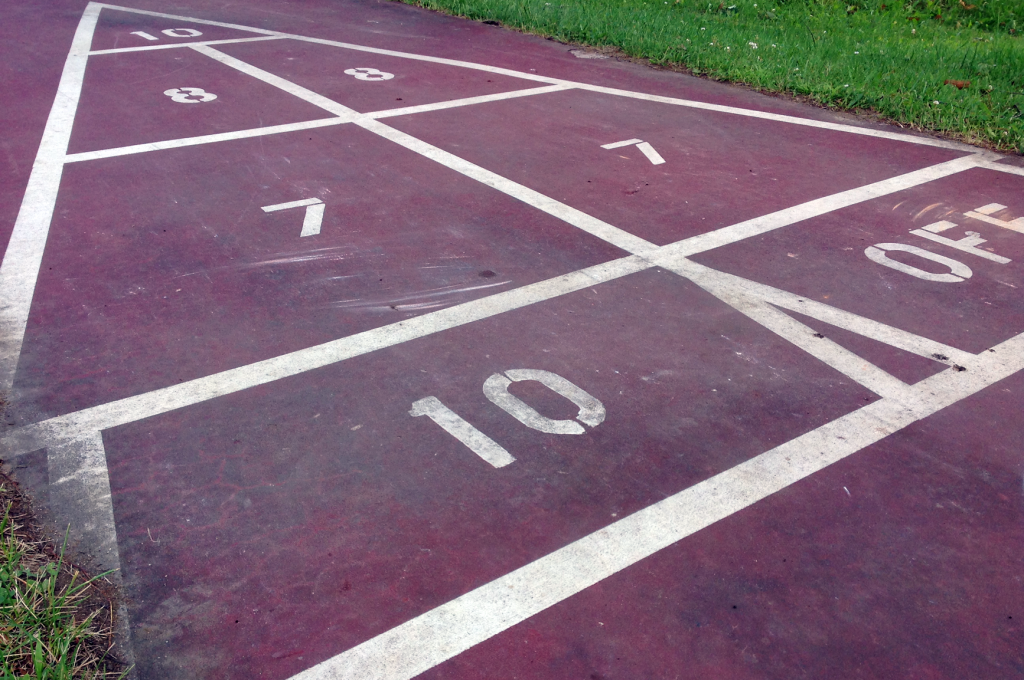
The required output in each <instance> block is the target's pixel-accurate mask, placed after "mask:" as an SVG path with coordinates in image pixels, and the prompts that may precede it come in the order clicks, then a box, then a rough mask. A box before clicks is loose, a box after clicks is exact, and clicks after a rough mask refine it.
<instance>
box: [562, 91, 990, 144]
mask: <svg viewBox="0 0 1024 680" xmlns="http://www.w3.org/2000/svg"><path fill="white" fill-rule="evenodd" d="M575 85H576V87H577V88H578V89H581V90H589V91H591V92H600V93H602V94H610V95H614V96H616V97H628V98H630V99H641V100H644V101H649V102H657V103H660V104H671V105H673V106H682V107H686V108H692V109H700V110H703V111H714V112H716V113H728V114H731V115H735V116H745V117H747V118H760V119H761V120H770V121H774V122H777V123H787V124H790V125H802V126H805V127H813V128H819V129H822V130H831V131H833V132H846V133H850V134H854V135H862V136H865V137H876V138H879V139H891V140H893V141H897V142H908V143H910V144H921V145H923V146H935V147H939V148H942V149H952V150H955V151H964V152H968V153H977V152H978V149H977V148H975V147H972V146H969V145H967V144H962V143H960V142H951V141H947V140H944V139H935V138H932V137H919V136H916V135H908V134H906V133H903V132H889V131H888V130H876V129H874V128H867V127H857V126H855V125H846V124H843V123H826V122H824V121H820V120H812V119H810V118H798V117H796V116H786V115H783V114H779V113H768V112H765V111H758V110H756V109H743V108H739V107H735V106H723V105H721V104H708V103H706V102H700V101H694V100H691V99H677V98H675V97H663V96H661V95H656V94H645V93H643V92H630V91H629V90H620V89H617V88H614V87H602V86H600V85H589V84H586V83H575Z"/></svg>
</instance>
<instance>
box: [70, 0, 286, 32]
mask: <svg viewBox="0 0 1024 680" xmlns="http://www.w3.org/2000/svg"><path fill="white" fill-rule="evenodd" d="M90 4H91V5H96V7H97V8H99V9H116V10H118V11H120V12H133V13H134V14H144V15H146V16H149V17H160V18H161V19H181V20H182V21H191V22H192V23H195V24H206V25H207V26H220V27H221V28H234V29H236V30H239V31H248V32H249V33H261V34H263V35H284V34H283V33H280V32H278V31H268V30H267V29H265V28H254V27H252V26H242V25H241V24H228V23H224V22H223V21H210V20H209V19H196V18H195V17H183V16H181V15H180V14H165V13H164V12H151V11H149V10H145V9H135V8H134V7H122V6H121V5H111V4H108V3H105V2H94V3H90Z"/></svg>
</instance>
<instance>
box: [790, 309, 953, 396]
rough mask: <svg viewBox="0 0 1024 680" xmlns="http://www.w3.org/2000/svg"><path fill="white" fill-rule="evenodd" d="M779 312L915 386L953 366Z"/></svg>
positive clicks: (822, 323) (794, 315) (818, 322)
mask: <svg viewBox="0 0 1024 680" xmlns="http://www.w3.org/2000/svg"><path fill="white" fill-rule="evenodd" d="M779 311H781V312H783V313H785V314H787V315H789V316H791V317H793V318H794V319H796V320H797V321H799V322H800V323H802V324H804V325H806V326H808V327H809V328H812V329H814V330H815V331H817V332H818V334H819V335H821V336H822V337H821V339H826V338H827V339H828V340H831V341H832V342H835V343H836V344H838V345H841V346H843V347H844V348H846V349H848V350H849V351H851V352H853V353H854V354H856V355H857V356H859V357H861V358H863V359H864V361H866V362H870V363H872V364H874V365H875V366H877V367H878V368H880V369H882V370H883V371H885V372H886V373H888V374H890V375H892V376H893V377H895V378H898V379H900V380H902V381H903V382H905V383H907V384H908V385H913V384H914V383H916V382H918V381H920V380H924V379H925V378H928V377H930V376H933V375H935V374H936V373H941V372H942V371H944V370H946V369H947V368H949V363H948V362H944V361H942V360H940V359H937V358H935V359H929V358H927V357H923V356H920V355H918V354H914V353H912V352H907V351H905V350H902V349H899V348H898V347H893V346H892V345H887V344H885V343H884V342H881V341H878V340H875V339H873V338H869V337H867V336H865V335H860V334H859V333H854V332H852V331H848V330H846V329H844V328H839V327H838V326H833V325H832V324H829V323H826V322H824V321H819V320H818V319H815V318H812V317H810V316H805V315H803V314H800V313H799V312H793V311H790V310H788V309H781V308H780V309H779Z"/></svg>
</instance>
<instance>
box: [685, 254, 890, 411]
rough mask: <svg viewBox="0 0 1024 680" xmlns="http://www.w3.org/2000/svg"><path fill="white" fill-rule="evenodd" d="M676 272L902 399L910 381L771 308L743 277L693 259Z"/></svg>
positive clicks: (835, 365)
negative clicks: (706, 265)
mask: <svg viewBox="0 0 1024 680" xmlns="http://www.w3.org/2000/svg"><path fill="white" fill-rule="evenodd" d="M671 271H673V272H675V273H676V274H679V275H680V276H683V277H686V278H688V279H690V280H691V281H693V282H694V283H696V284H697V285H698V286H700V287H701V288H703V289H704V290H706V291H707V292H709V293H711V294H712V295H714V296H715V297H717V298H718V299H719V300H721V301H722V302H725V303H726V304H727V305H729V306H731V307H732V308H733V309H735V310H737V311H738V312H740V313H742V314H744V315H745V316H747V317H749V318H751V319H753V320H754V321H756V322H757V323H759V324H761V325H762V326H764V327H765V328H767V329H768V330H770V331H772V332H773V333H775V334H777V335H780V336H782V337H783V338H785V339H786V340H788V341H789V342H791V343H793V344H794V345H796V346H797V347H799V348H800V349H802V350H804V351H805V352H807V353H808V354H810V355H811V356H813V357H815V358H816V359H818V360H819V361H821V362H822V363H825V364H827V365H828V366H831V367H832V368H834V369H835V370H837V371H839V372H840V373H842V374H843V375H845V376H846V377H848V378H850V379H851V380H853V381H854V382H857V383H859V384H861V385H863V386H864V387H866V388H868V389H869V390H871V391H872V392H874V393H875V394H878V395H880V396H882V397H890V398H901V397H902V396H903V395H904V393H905V392H906V389H907V384H906V383H904V382H903V381H902V380H899V379H898V378H896V377H894V376H892V375H890V374H889V373H887V372H886V371H884V370H882V369H881V368H879V367H878V366H875V365H874V364H872V363H870V362H868V361H865V360H864V358H863V357H860V356H858V355H856V354H854V353H853V352H851V351H850V350H848V349H846V348H845V347H843V346H842V345H839V344H837V343H835V342H833V341H832V340H829V339H828V338H825V337H820V336H816V335H815V332H814V330H813V329H812V328H810V327H808V326H806V325H804V324H802V323H800V322H799V321H797V320H796V319H794V318H793V317H791V316H789V315H788V314H786V313H784V312H780V311H779V310H778V309H776V308H775V307H772V306H771V305H769V304H768V303H767V302H765V301H764V300H763V299H762V298H760V297H759V296H757V295H756V294H752V293H751V292H750V289H749V288H746V289H745V287H744V286H743V285H742V284H740V283H739V281H743V279H739V277H732V276H728V275H724V276H723V275H722V273H721V272H718V271H715V270H713V269H710V268H708V267H703V266H700V265H697V264H696V263H693V262H690V261H688V260H687V261H683V262H677V263H675V265H674V267H673V268H672V270H671Z"/></svg>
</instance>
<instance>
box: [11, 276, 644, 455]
mask: <svg viewBox="0 0 1024 680" xmlns="http://www.w3.org/2000/svg"><path fill="white" fill-rule="evenodd" d="M650 267H651V265H650V264H649V263H648V262H645V261H644V260H642V259H641V258H639V257H636V256H629V257H624V258H621V259H618V260H612V261H611V262H606V263H604V264H599V265H595V266H593V267H587V268H586V269H581V270H579V271H576V272H572V273H571V274H565V275H563V276H556V277H554V278H551V279H547V280H546V281H540V282H538V283H534V284H530V285H528V286H523V287H521V288H516V289H514V290H510V291H506V292H504V293H496V294H494V295H490V296H488V297H485V298H480V299H478V300H473V301H470V302H466V303H463V304H461V305H456V306H454V307H449V308H447V309H442V310H439V311H436V312H431V313H429V314H424V315H423V316H418V317H415V318H413V319H407V320H405V321H399V322H397V323H393V324H389V325H387V326H382V327H380V328H375V329H373V330H369V331H364V332H362V333H357V334H355V335H350V336H348V337H346V338H341V339H339V340H333V341H331V342H327V343H324V344H322V345H316V346H314V347H309V348H306V349H303V350H299V351H297V352H291V353H289V354H283V355H281V356H278V357H274V358H273V359H266V360H264V361H259V362H256V363H253V364H248V365H246V366H241V367H239V368H234V369H231V370H228V371H223V372H221V373H215V374H213V375H209V376H206V377H205V378H198V379H196V380H191V381H189V382H185V383H180V384H178V385H173V386H171V387H165V388H162V389H159V390H154V391H152V392H147V393H145V394H141V395H138V396H134V397H128V398H126V399H121V400H119V401H114V402H110V403H108V404H103V405H100V406H94V407H92V408H87V409H84V410H82V411H78V412H76V413H71V414H68V415H63V416H57V417H55V418H51V419H49V420H44V421H42V422H39V423H36V424H34V425H28V426H25V427H22V428H19V429H17V430H13V431H11V432H9V433H8V434H7V435H6V436H5V437H4V438H3V439H2V440H0V450H3V451H4V458H5V459H10V458H14V457H16V456H19V455H22V454H25V453H29V452H31V451H35V450H37V449H41V448H45V447H46V446H49V445H50V444H52V443H54V442H62V441H67V440H69V439H75V438H76V437H78V436H80V435H81V433H83V432H92V431H95V430H105V429H108V428H111V427H116V426H118V425H124V424H126V423H132V422H135V421H136V420H141V419H142V418H148V417H150V416H155V415H159V414H161V413H167V412H168V411H173V410H175V409H179V408H182V407H185V406H191V405H193V404H197V403H200V402H203V401H207V400H209V399H213V398H215V397H220V396H223V395H226V394H232V393H234V392H238V391H240V390H244V389H248V388H250V387H256V386H257V385H263V384H266V383H269V382H273V381H275V380H280V379H282V378H287V377H289V376H293V375H298V374H300V373H305V372H307V371H311V370H314V369H316V368H321V367H323V366H329V365H331V364H335V363H338V362H340V361H344V360H346V359H350V358H352V357H357V356H361V355H363V354H367V353H369V352H374V351H376V350H379V349H383V348H385V347H392V346H394V345H399V344H401V343H403V342H408V341H410V340H415V339H417V338H422V337H426V336H428V335H432V334H434V333H438V332H440V331H443V330H447V329H449V328H455V327H458V326H462V325H465V324H468V323H472V322H474V321H479V320H481V319H486V318H488V317H491V316H494V315H496V314H502V313H504V312H508V311H511V310H513V309H519V308H521V307H526V306H529V305H532V304H536V303H538V302H542V301H544V300H550V299H552V298H555V297H558V296H561V295H566V294H568V293H572V292H575V291H578V290H584V289H586V288H590V287H592V286H594V285H595V284H598V283H604V282H607V281H611V280H613V279H617V278H620V277H622V276H627V275H629V274H634V273H636V272H639V271H643V270H645V269H649V268H650Z"/></svg>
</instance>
